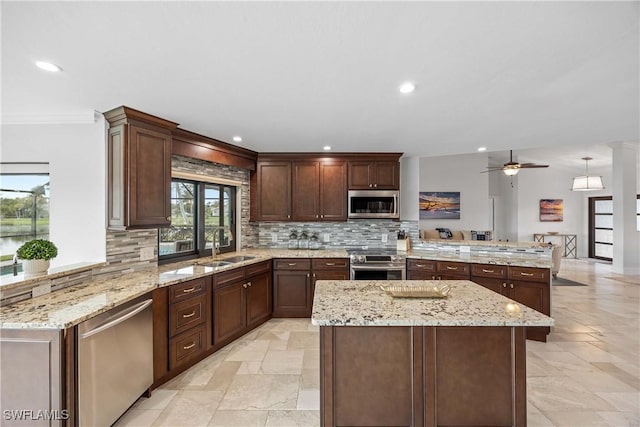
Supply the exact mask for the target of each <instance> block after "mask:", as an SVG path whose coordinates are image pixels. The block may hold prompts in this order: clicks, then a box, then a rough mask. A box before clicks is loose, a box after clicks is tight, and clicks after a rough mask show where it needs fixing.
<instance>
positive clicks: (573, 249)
mask: <svg viewBox="0 0 640 427" xmlns="http://www.w3.org/2000/svg"><path fill="white" fill-rule="evenodd" d="M546 237H559V238H560V239H562V247H563V248H564V252H563V254H562V256H563V257H565V258H567V257H570V256H572V257H573V258H578V236H576V235H575V234H549V233H545V234H534V235H533V241H534V242H542V243H547V241H546V240H545V238H546Z"/></svg>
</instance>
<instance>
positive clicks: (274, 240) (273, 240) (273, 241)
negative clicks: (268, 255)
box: [271, 233, 278, 243]
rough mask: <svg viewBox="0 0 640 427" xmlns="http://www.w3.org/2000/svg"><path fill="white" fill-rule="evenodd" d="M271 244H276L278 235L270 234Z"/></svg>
mask: <svg viewBox="0 0 640 427" xmlns="http://www.w3.org/2000/svg"><path fill="white" fill-rule="evenodd" d="M271 243H278V233H271Z"/></svg>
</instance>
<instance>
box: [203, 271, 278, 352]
mask: <svg viewBox="0 0 640 427" xmlns="http://www.w3.org/2000/svg"><path fill="white" fill-rule="evenodd" d="M229 273H231V272H229ZM220 276H221V277H216V276H214V285H213V288H214V289H213V345H214V347H215V348H219V347H220V346H222V345H225V344H227V343H229V342H230V341H232V340H234V339H236V338H238V337H239V336H241V335H243V334H245V333H246V332H248V331H249V330H251V329H253V328H254V327H256V326H258V325H259V324H261V323H263V322H264V321H266V320H267V319H269V318H270V317H271V311H272V300H271V292H272V289H271V261H265V262H263V263H259V264H255V265H251V266H248V267H245V268H244V269H243V274H242V275H240V274H235V276H234V277H235V278H234V280H231V281H228V280H227V279H228V276H224V275H223V274H221V275H220Z"/></svg>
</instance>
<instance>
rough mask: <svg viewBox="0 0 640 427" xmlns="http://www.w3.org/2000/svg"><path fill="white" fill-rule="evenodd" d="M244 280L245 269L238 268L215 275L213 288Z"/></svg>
mask: <svg viewBox="0 0 640 427" xmlns="http://www.w3.org/2000/svg"><path fill="white" fill-rule="evenodd" d="M242 279H244V268H242V267H238V268H234V269H233V270H229V271H223V272H221V273H215V274H214V275H213V286H214V287H215V288H219V287H221V286H224V285H226V284H229V283H232V282H235V281H237V280H242Z"/></svg>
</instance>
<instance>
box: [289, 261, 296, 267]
mask: <svg viewBox="0 0 640 427" xmlns="http://www.w3.org/2000/svg"><path fill="white" fill-rule="evenodd" d="M296 264H297V262H290V263H289V267H293V266H294V265H296Z"/></svg>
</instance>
